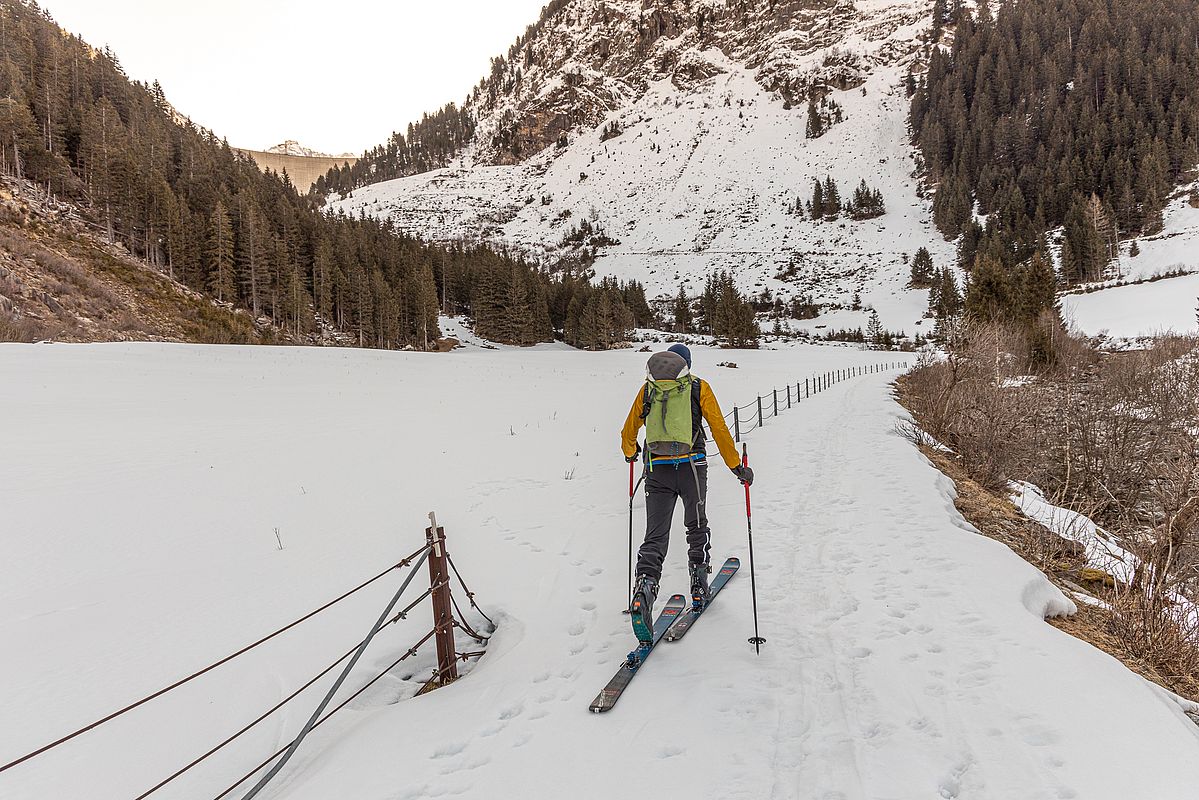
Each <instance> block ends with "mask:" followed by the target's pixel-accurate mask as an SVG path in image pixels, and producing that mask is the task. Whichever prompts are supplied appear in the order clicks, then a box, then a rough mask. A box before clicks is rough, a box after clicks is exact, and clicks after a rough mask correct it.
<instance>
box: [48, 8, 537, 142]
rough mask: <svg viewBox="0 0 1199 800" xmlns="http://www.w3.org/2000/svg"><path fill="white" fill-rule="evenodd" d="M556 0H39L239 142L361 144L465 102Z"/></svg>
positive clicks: (189, 112) (130, 70)
mask: <svg viewBox="0 0 1199 800" xmlns="http://www.w3.org/2000/svg"><path fill="white" fill-rule="evenodd" d="M545 2H546V0H392V2H388V1H387V0H41V5H42V7H43V8H46V9H48V10H49V12H50V14H51V15H52V16H53V17H54V19H55V20H56V21H57V22H58V24H59V25H61V26H62V27H64V28H66V29H67V30H68V31H70V32H71V33H78V34H79V35H81V36H82V37H83V39H84V41H86V42H88V43H89V44H91V45H93V46H95V47H99V48H103V47H104V46H105V45H108V46H110V47H111V48H112V49H113V51H115V52H116V54H117V57H118V58H119V59H120V61H121V65H122V66H123V67H124V68H125V72H126V73H127V74H128V75H129V77H130V78H132V79H134V80H141V81H145V82H146V83H150V82H151V81H153V80H155V79H158V81H159V82H160V83H161V84H162V86H163V89H164V90H165V91H166V95H167V99H168V100H170V101H171V103H172V104H173V105H174V106H175V107H176V108H177V109H178V110H179V111H180V113H182V114H184V115H186V116H189V117H191V118H192V120H193V121H194V122H195V123H196V124H197V125H202V126H204V127H206V128H211V129H212V130H214V131H216V133H217V134H218V135H219V136H224V137H226V138H227V139H228V140H229V143H230V144H231V145H234V146H235V147H247V148H252V149H262V148H266V147H270V146H271V145H274V144H278V143H279V142H281V141H283V140H284V139H296V140H298V141H299V142H300V143H301V144H303V145H306V146H308V147H311V148H313V149H315V150H320V151H323V152H326V153H333V154H335V155H337V154H341V153H346V152H349V153H353V154H359V153H361V151H363V150H364V149H366V148H367V147H370V146H372V145H376V144H379V143H381V142H383V141H385V140H386V139H387V137H388V136H389V135H391V132H392V131H394V130H401V131H402V130H405V129H406V128H407V126H408V123H409V122H412V121H415V120H417V119H419V118H420V115H421V113H423V112H425V111H433V110H435V109H437V108H440V107H441V106H443V105H444V104H446V103H447V102H451V101H452V102H455V103H461V102H462V100H463V99H464V98H465V97H466V94H467V92H468V91H469V90H470V88H471V87H472V86H474V84H475V83H477V82H478V81H479V79H480V78H482V77H483V76H484V75H486V74H487V73H488V71H489V70H490V62H491V58H492V57H493V56H497V55H501V54H506V53H507V51H508V46H509V45H510V44H511V43H512V42H513V40H514V39H515V38H516V37H517V36H518V35H519V34H521V33H523V32H524V30H525V28H526V27H527V26H528V25H531V24H532V23H534V22H536V20H537V17H538V14H539V13H540V11H541V8H542V6H543V5H544V4H545Z"/></svg>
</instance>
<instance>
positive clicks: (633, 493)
mask: <svg viewBox="0 0 1199 800" xmlns="http://www.w3.org/2000/svg"><path fill="white" fill-rule="evenodd" d="M636 463H637V462H635V461H630V462H629V557H628V559H627V561H628V564H629V596H628V602H627V603H625V604H624V611H622V612H621V613H622V614H628V613H629V609H630V607H631V606H632V605H633V498H634V497H635V496H636V495H637V487H638V486H640V485H641V481H643V480H645V474H644V473H642V475H641V478H640V480H638V481H637V483H636V484H634V483H633V468H634V465H635V464H636Z"/></svg>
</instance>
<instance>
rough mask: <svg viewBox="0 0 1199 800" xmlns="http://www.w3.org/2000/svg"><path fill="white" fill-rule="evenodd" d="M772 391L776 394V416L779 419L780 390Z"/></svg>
mask: <svg viewBox="0 0 1199 800" xmlns="http://www.w3.org/2000/svg"><path fill="white" fill-rule="evenodd" d="M770 391H772V392H774V415H775V416H776V417H777V416H778V415H779V390H778V389H771V390H770Z"/></svg>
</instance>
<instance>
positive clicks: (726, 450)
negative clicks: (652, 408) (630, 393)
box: [620, 380, 741, 469]
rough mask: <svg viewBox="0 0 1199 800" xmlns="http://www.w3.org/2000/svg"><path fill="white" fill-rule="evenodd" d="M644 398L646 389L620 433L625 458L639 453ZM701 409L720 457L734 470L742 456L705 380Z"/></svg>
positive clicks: (638, 394)
mask: <svg viewBox="0 0 1199 800" xmlns="http://www.w3.org/2000/svg"><path fill="white" fill-rule="evenodd" d="M643 398H644V387H642V388H639V389H638V390H637V396H636V397H635V398H633V407H632V408H630V409H629V416H628V417H626V418H625V421H624V428H622V429H621V431H620V449H621V450H622V451H623V452H624V455H625V458H629V457H631V456H632V455H633V454H634V453H636V452H637V433H638V431H640V430H641V426H642V425H644V424H645V420H644V419H642V415H641V412H642V410H643V409H644V405H643V402H644V399H643ZM699 407H700V411H701V412H702V413H703V417H704V420H705V421H706V422H707V423H708V430H710V431H712V438H713V439H714V440H716V446H717V447H718V448H720V457H721V458H722V459H724V463H725V465H726V466H727V467H728V468H729V469H733V468H734V467H736V466H737V465H738V464H740V463H741V456H740V455H739V454H738V453H737V445H736V443H735V442H734V441H733V435H732V434H731V433H729V426H728V425H726V424H725V422H724V415H723V414H721V413H720V404H719V403H717V402H716V395H715V394H714V393H713V392H712V389H711V387H710V386H708V382H707V381H703V380H701V381H700V384H699Z"/></svg>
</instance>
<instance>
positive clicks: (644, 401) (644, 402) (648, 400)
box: [641, 381, 654, 422]
mask: <svg viewBox="0 0 1199 800" xmlns="http://www.w3.org/2000/svg"><path fill="white" fill-rule="evenodd" d="M651 388H652V385H651V384H650V382H649V381H646V382H645V388H644V389H643V390H642V393H641V419H642V421H643V422H644V421H645V420H646V419H648V418H649V410H650V407H651V406H652V405H653V401H654V396H653V394H651V393H650V389H651Z"/></svg>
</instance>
